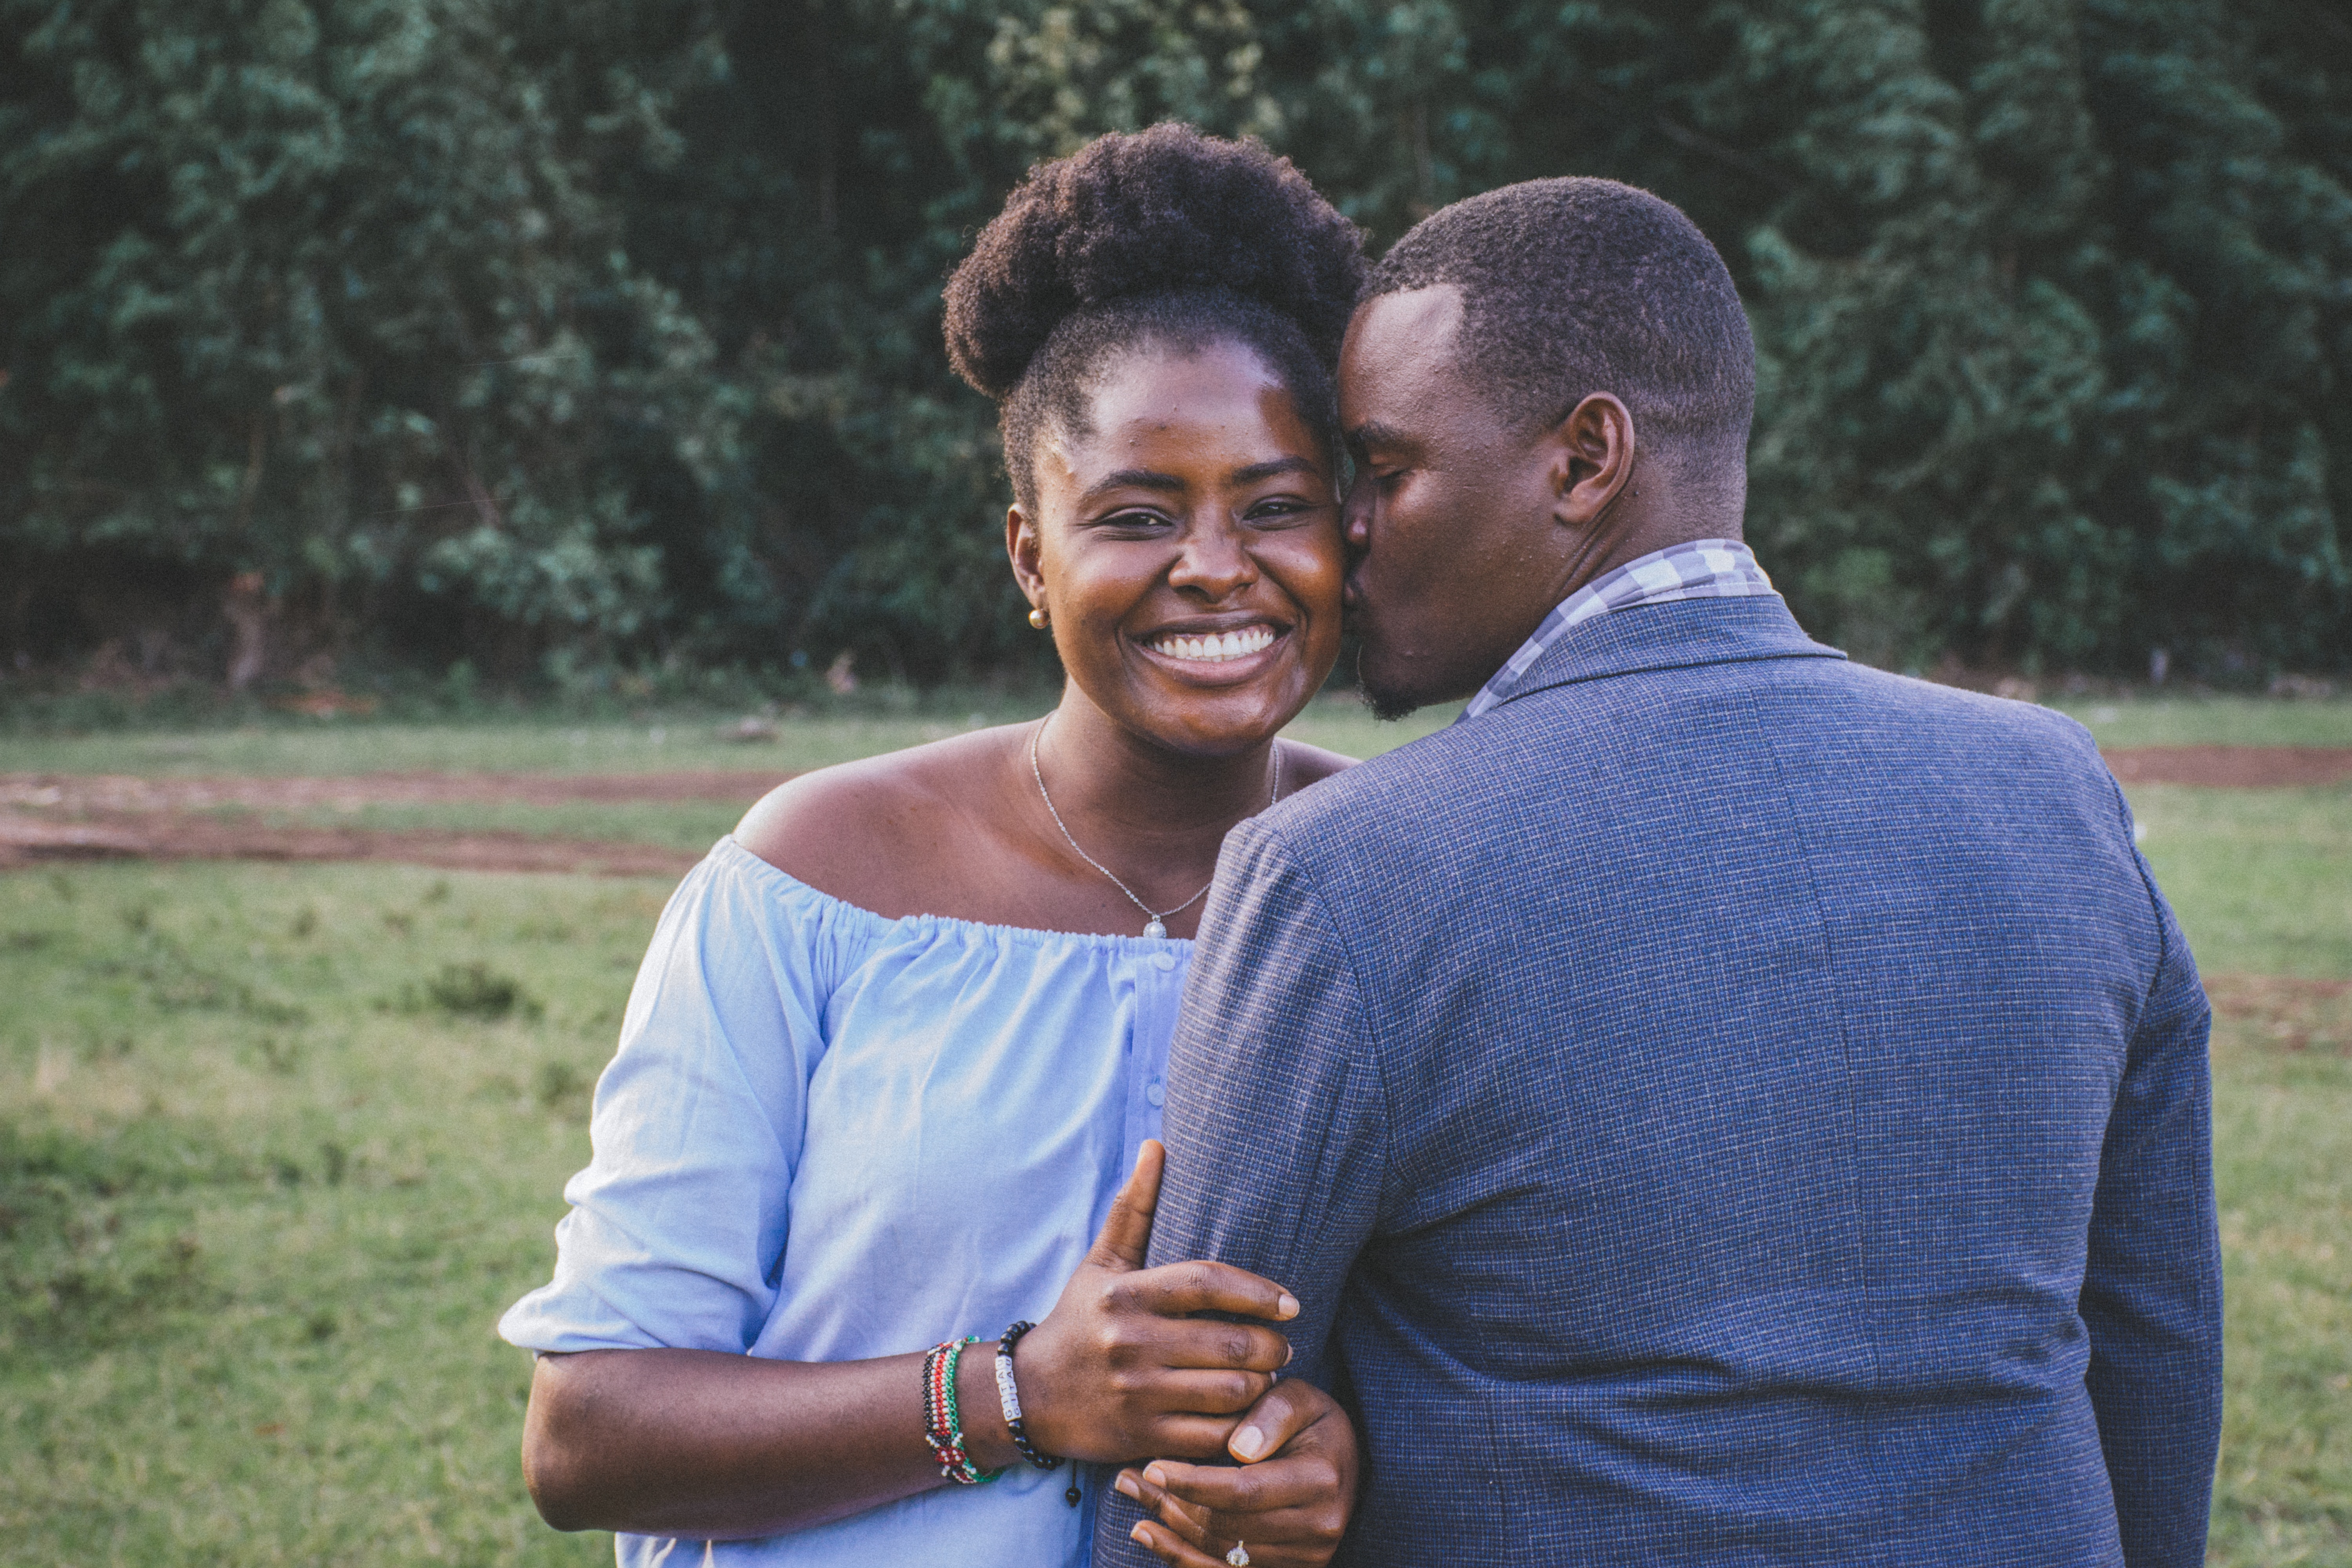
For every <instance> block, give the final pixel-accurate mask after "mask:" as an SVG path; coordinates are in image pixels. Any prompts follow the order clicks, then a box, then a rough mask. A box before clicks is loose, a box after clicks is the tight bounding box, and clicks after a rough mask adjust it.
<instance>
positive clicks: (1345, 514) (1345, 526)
mask: <svg viewBox="0 0 2352 1568" xmlns="http://www.w3.org/2000/svg"><path fill="white" fill-rule="evenodd" d="M1373 500H1375V492H1374V489H1373V487H1372V481H1371V477H1370V475H1368V474H1365V473H1364V472H1362V471H1361V470H1359V471H1358V472H1357V474H1356V477H1355V478H1354V479H1350V480H1349V481H1348V493H1347V494H1346V495H1345V496H1344V497H1342V498H1341V499H1340V501H1339V527H1340V529H1341V531H1342V533H1343V535H1344V537H1345V538H1346V539H1347V541H1348V548H1349V549H1350V550H1366V549H1370V546H1371V542H1372V502H1373Z"/></svg>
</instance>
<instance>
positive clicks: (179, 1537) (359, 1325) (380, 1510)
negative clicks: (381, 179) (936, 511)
mask: <svg viewBox="0 0 2352 1568" xmlns="http://www.w3.org/2000/svg"><path fill="white" fill-rule="evenodd" d="M2147 708H2148V709H2149V711H2147V712H2146V713H2143V714H2139V715H2137V717H2135V718H2133V719H2132V720H2131V721H2130V723H2131V724H2133V725H2137V726H2138V727H2139V728H2138V729H2137V731H2133V730H2131V729H2130V728H2129V726H2127V725H2126V721H2125V719H2124V718H2123V717H2122V716H2120V715H2119V716H2118V717H2117V718H2116V720H2115V721H2111V722H2110V723H2103V724H2101V725H2099V726H2097V732H2099V733H2100V734H2101V737H2102V739H2103V740H2108V739H2109V738H2110V736H2109V731H2110V730H2113V729H2121V730H2123V731H2124V732H2125V733H2126V734H2127V735H2129V736H2130V738H2131V743H2156V742H2158V741H2167V742H2168V741H2175V740H2179V741H2188V742H2200V741H2210V740H2212V739H2215V738H2217V737H2218V736H2221V735H2234V736H2238V737H2242V738H2248V739H2252V740H2258V741H2263V742H2275V741H2277V740H2279V739H2280V738H2281V737H2280V733H2279V732H2280V731H2294V732H2296V733H2300V734H2305V735H2307V736H2308V737H2309V739H2310V741H2311V742H2312V743H2342V740H2343V738H2342V737H2340V736H2336V735H2334V734H2331V733H2328V732H2327V731H2326V729H2325V726H2324V725H2321V726H2318V727H2313V725H2314V716H2319V717H2322V718H2324V717H2325V716H2326V714H2328V713H2329V712H2330V711H2331V708H2330V706H2329V705H2326V704H2317V703H2306V704H2239V705H2236V707H2231V706H2230V705H2225V704H2215V703H2206V704H2190V703H2182V704H2174V705H2166V706H2159V705H2157V704H2147ZM2241 709H2256V710H2260V711H2255V712H2252V713H2251V714H2249V713H2247V712H2243V711H2240V710H2241ZM1005 716H1009V715H999V716H997V717H1000V718H1001V717H1005ZM1444 717H1445V716H1444V715H1442V714H1440V715H1433V716H1431V717H1430V718H1428V719H1425V720H1423V721H1420V722H1418V723H1415V724H1412V725H1409V726H1397V727H1381V728H1375V727H1374V726H1373V725H1372V724H1371V723H1370V721H1369V719H1367V718H1365V717H1363V716H1362V715H1361V714H1360V710H1354V709H1352V708H1344V707H1324V706H1318V709H1317V710H1314V711H1313V712H1312V713H1310V715H1309V717H1308V719H1307V721H1303V722H1302V724H1301V726H1300V729H1301V730H1302V731H1306V732H1307V738H1310V739H1313V740H1315V741H1317V742H1319V743H1322V744H1327V745H1333V746H1335V747H1337V748H1339V749H1341V750H1348V751H1351V752H1355V753H1356V754H1359V755H1363V754H1368V753H1370V752H1373V751H1376V750H1379V749H1382V746H1383V745H1384V744H1393V743H1396V742H1399V741H1402V740H1403V739H1409V738H1411V737H1412V735H1413V734H1417V733H1421V732H1424V731H1426V730H1427V729H1429V728H1433V727H1434V725H1435V723H1436V722H1438V721H1442V719H1443V718H1444ZM931 722H932V723H933V724H934V727H936V722H937V721H931ZM861 725H862V726H866V728H864V729H860V728H857V726H861ZM828 726H832V727H830V728H829V727H828ZM921 730H922V726H921V724H920V723H917V722H914V721H909V728H908V730H907V731H895V730H889V729H887V726H886V725H884V723H883V721H872V720H860V721H814V722H813V724H812V725H811V726H810V731H811V732H808V733H803V732H802V731H801V730H800V729H799V728H798V727H795V729H794V730H793V731H790V732H789V738H788V739H787V740H786V741H785V742H779V743H776V744H773V745H769V746H765V747H757V748H740V749H738V748H727V747H720V746H719V745H717V744H716V743H715V742H713V743H711V744H710V746H709V752H710V753H711V754H713V755H716V756H720V757H725V758H730V759H745V758H746V753H747V752H748V753H750V755H751V757H756V758H757V759H758V762H757V763H756V764H755V765H757V766H760V767H761V768H763V769H773V770H775V771H782V769H783V768H784V767H788V766H793V765H800V766H805V765H811V763H812V762H813V761H814V760H821V759H822V758H824V756H825V755H826V754H827V749H828V748H832V749H835V750H837V751H839V752H846V751H847V749H849V748H851V747H854V746H856V745H861V744H881V743H896V741H897V740H898V739H901V738H903V739H908V740H916V739H920V738H922V733H921ZM608 732H609V733H613V734H623V733H625V732H623V731H596V732H594V733H596V734H603V733H608ZM370 733H371V732H369V731H363V730H362V729H360V728H356V727H354V728H352V729H347V730H342V731H324V730H322V731H321V732H318V733H310V734H306V733H303V732H301V731H269V732H265V733H263V734H261V735H260V736H241V735H238V734H236V733H235V732H223V733H220V734H216V735H213V736H198V737H167V738H163V741H164V742H169V743H170V745H171V747H172V748H173V749H171V750H168V751H166V752H163V753H162V754H161V755H159V756H157V757H154V758H151V759H149V760H148V761H147V762H144V763H137V765H135V766H133V765H127V764H126V763H124V762H121V761H116V762H113V763H106V762H90V761H87V760H75V761H72V762H67V761H64V760H63V759H64V758H66V757H78V756H80V755H83V754H79V753H75V752H70V751H61V752H51V753H49V754H48V755H45V756H44V757H43V759H42V760H39V761H32V762H26V761H21V760H20V757H21V756H22V752H23V749H24V748H25V747H26V746H28V745H30V746H38V747H51V748H57V747H72V746H85V745H97V744H100V742H18V741H9V742H0V768H8V769H16V768H20V767H38V768H44V769H47V768H65V767H72V768H77V769H80V768H89V769H93V770H96V769H104V768H109V767H110V768H112V769H114V770H115V771H139V772H155V771H165V770H167V769H168V770H169V771H175V772H182V773H227V772H237V771H247V770H251V771H262V769H261V767H260V765H259V764H260V763H265V762H266V763H270V764H272V765H273V766H274V767H275V768H276V770H277V771H282V772H298V773H341V772H355V771H366V770H367V768H369V767H371V766H413V767H450V768H459V767H500V768H503V767H517V766H530V765H569V764H563V763H533V762H532V760H531V759H533V758H547V757H563V756H569V755H570V754H571V751H572V748H573V747H574V745H575V742H572V740H571V739H570V738H569V734H568V732H567V731H560V730H550V731H543V732H542V731H530V730H527V729H526V730H524V731H519V732H518V731H492V730H487V729H485V730H478V731H469V730H462V729H442V730H419V729H414V728H402V727H395V726H389V725H387V726H381V727H379V728H378V729H377V730H375V731H373V748H372V749H360V750H351V749H346V748H351V747H352V744H353V742H354V741H356V740H362V739H368V738H369V737H370ZM626 733H634V731H631V732H626ZM184 741H187V742H193V743H194V745H195V746H196V748H197V749H196V750H194V751H184V750H181V749H179V747H180V743H181V742H184ZM156 743H160V742H159V741H158V738H157V737H153V736H139V735H132V736H125V737H113V738H110V739H109V740H108V741H106V742H104V744H106V745H108V746H110V747H112V748H114V749H115V751H116V752H118V753H120V754H121V755H124V756H134V753H136V752H137V748H139V747H142V746H146V745H151V744H156ZM670 743H671V742H667V741H666V742H665V745H666V746H667V745H668V744H670ZM696 743H697V744H701V743H702V742H696ZM2114 743H2122V742H2114ZM580 744H582V745H583V746H585V747H586V749H588V750H590V751H592V752H593V750H594V742H593V735H592V741H591V742H582V743H580ZM610 745H611V750H612V752H614V753H615V760H614V761H612V762H610V763H609V764H607V765H610V766H613V767H617V768H623V769H627V770H635V769H638V768H645V767H666V766H675V765H685V766H703V765H710V764H708V763H704V762H702V761H700V760H698V759H695V760H687V761H681V760H680V759H679V758H678V757H677V756H676V755H667V756H661V757H654V758H648V757H646V756H643V755H631V754H628V752H629V747H628V745H627V744H626V743H625V742H623V741H618V740H616V741H614V742H610ZM215 746H217V747H219V748H221V749H220V750H218V751H208V750H205V749H204V748H206V747H215ZM240 748H243V749H242V750H240ZM551 748H552V749H551ZM386 755H390V756H392V757H394V759H395V760H394V761H392V762H383V761H377V762H374V763H370V762H368V761H366V760H365V759H366V758H368V757H370V756H373V757H378V758H381V757H383V756H386ZM787 758H790V759H793V760H792V761H786V760H785V759H787ZM53 759H54V760H53ZM134 761H135V756H134ZM737 765H740V763H738V764H737ZM2132 795H2133V802H2134V806H2135V809H2136V811H2137V813H2138V815H2139V816H2140V818H2141V820H2142V822H2143V823H2144V824H2145V825H2146V826H2147V828H2148V830H2149V831H2148V837H2147V852H2148V855H2149V857H2150V859H2151V861H2152V863H2153V864H2154V865H2155V866H2156V868H2157V870H2158V876H2159V877H2160V878H2161V879H2162V880H2163V882H2164V884H2165V887H2166V889H2167V890H2168V893H2169V894H2170V896H2171V897H2172V899H2173V901H2174V903H2175V905H2176V907H2177V908H2178V909H2179V912H2180V916H2181V920H2182V922H2183V924H2184V926H2185V927H2186V929H2187V930H2188V931H2189V937H2190V940H2191V942H2192V944H2193V945H2194V947H2195V948H2196V951H2197V953H2198V956H2199V960H2200V965H2201V966H2202V967H2203V969H2204V970H2205V971H2206V973H2208V975H2209V976H2211V977H2214V982H2215V986H2216V989H2217V990H2219V991H2221V992H2222V993H2223V994H2224V1000H2225V1002H2227V1003H2229V1006H2228V1008H2227V1009H2225V1013H2224V1016H2223V1018H2222V1022H2221V1026H2220V1028H2219V1031H2218V1032H2217V1036H2216V1044H2215V1053H2214V1067H2215V1142H2216V1168H2217V1181H2218V1184H2219V1189H2220V1194H2221V1210H2222V1216H2223V1219H2222V1223H2223V1237H2224V1247H2225V1255H2226V1259H2227V1265H2228V1268H2229V1289H2230V1303H2231V1309H2230V1310H2231V1316H2230V1329H2229V1346H2228V1378H2229V1394H2228V1398H2229V1405H2228V1426H2227V1432H2226V1436H2225V1448H2224V1454H2223V1459H2222V1465H2221V1476H2220V1483H2219V1489H2218V1493H2217V1499H2218V1500H2217V1507H2216V1510H2215V1521H2214V1552H2213V1556H2212V1561H2213V1562H2215V1563H2224V1564H2230V1565H2231V1568H2240V1565H2243V1568H2255V1565H2257V1564H2259V1565H2263V1568H2269V1565H2271V1564H2278V1563H2306V1564H2314V1565H2318V1568H2352V1416H2347V1411H2352V997H2346V996H2331V995H2330V994H2329V993H2328V989H2327V987H2326V985H2324V984H2310V983H2311V982H2327V981H2341V980H2345V979H2352V790H2345V789H2333V790H2326V789H2321V790H2296V791H2252V792H2231V791H2218V790H2200V789H2189V788H2183V787H2179V786H2162V785H2155V786H2142V787H2138V788H2136V789H2135V790H2134V791H2133V792H2132ZM442 809H443V808H437V807H436V808H421V807H419V808H406V807H403V808H389V807H386V808H372V813H370V814H362V816H361V818H360V819H361V820H363V821H368V822H370V823H371V824H372V825H374V826H401V825H411V824H413V825H420V826H421V825H434V826H443V825H446V820H443V821H436V820H433V818H434V816H435V814H437V813H439V812H440V811H441V810H442ZM507 810H508V808H505V807H496V808H485V807H475V806H467V807H464V808H461V815H460V816H459V818H458V820H462V821H464V822H465V823H467V825H469V826H483V825H504V826H519V827H530V826H540V827H541V828H543V829H545V830H549V831H562V832H566V833H586V834H589V835H590V836H594V837H627V838H640V839H646V840H648V841H655V842H664V843H673V844H677V845H678V846H679V847H687V848H699V847H702V846H703V845H704V844H706V843H707V842H708V841H709V838H710V837H715V836H716V834H717V833H718V832H719V831H723V830H724V828H725V827H726V826H728V825H729V824H730V823H731V821H732V820H733V816H734V815H735V813H734V808H733V807H732V806H729V805H681V806H676V807H656V806H646V807H638V806H626V805H624V806H604V805H596V806H567V807H563V808H561V810H560V811H558V812H555V813H552V814H551V813H548V812H546V811H544V810H543V809H541V808H521V807H517V808H513V810H514V812H515V813H517V814H518V815H516V816H513V817H512V818H511V819H509V817H508V816H503V815H500V814H501V813H504V812H506V811H507ZM376 813H381V814H382V815H380V816H379V815H375V814H376ZM404 814H406V815H404ZM666 891H667V887H666V885H665V884H663V883H661V882H658V881H641V880H627V879H609V880H606V879H572V878H526V877H508V876H489V875H457V874H443V873H436V872H433V871H428V870H415V869H409V868H399V867H386V866H335V867H326V866H312V867H266V866H204V865H186V866H169V867H142V866H104V867H89V868H71V869H68V870H64V871H60V872H58V873H55V874H51V873H47V872H38V873H18V874H13V875H7V876H0V997H5V998H6V999H7V1002H8V1005H7V1006H6V1007H5V1009H0V1086H5V1087H4V1088H0V1540H5V1542H6V1546H5V1550H0V1559H5V1560H6V1561H9V1562H18V1561H22V1562H27V1563H32V1562H49V1561H71V1562H76V1563H91V1564H108V1563H123V1564H140V1565H142V1568H143V1565H146V1564H178V1563H189V1564H194V1563H224V1564H246V1563H321V1562H365V1563H371V1564H373V1563H395V1564H397V1563H429V1562H449V1561H457V1562H479V1563H491V1562H496V1563H509V1562H512V1563H534V1564H536V1563H590V1562H604V1561H609V1556H610V1545H609V1542H608V1540H607V1539H606V1538H604V1537H602V1536H593V1535H590V1536H578V1537H563V1536H558V1535H555V1534H554V1533H552V1532H551V1531H547V1530H545V1529H544V1528H543V1527H541V1525H539V1524H538V1522H537V1521H536V1518H535V1516H534V1515H533V1513H532V1512H531V1510H530V1503H529V1501H528V1500H527V1499H526V1498H525V1497H524V1495H523V1492H522V1489H521V1483H520V1475H519V1472H518V1467H517V1464H516V1460H515V1447H516V1443H517V1439H518V1436H519V1433H520V1416H521V1409H522V1402H523V1396H524V1390H525V1386H526V1383H527V1379H528V1374H529V1367H528V1362H527V1359H526V1358H525V1357H524V1356H523V1355H522V1353H521V1352H517V1351H514V1350H512V1349H510V1348H509V1347H507V1346H504V1345H502V1344H501V1343H499V1341H498V1340H497V1339H496V1337H495V1334H494V1332H493V1330H492V1324H493V1322H494V1321H495V1319H496V1317H497V1314H498V1312H499V1310H501V1309H502V1308H503V1307H504V1306H505V1305H506V1304H507V1303H508V1302H509V1301H510V1300H513V1299H514V1298H515V1297H516V1296H518V1295H520V1293H521V1292H522V1291H524V1290H526V1289H530V1287H532V1286H533V1285H535V1284H537V1283H539V1282H540V1281H541V1280H542V1279H544V1277H545V1274H546V1270H547V1268H548V1265H549V1262H550V1259H551V1242H550V1237H549V1230H550V1227H551V1226H552V1225H553V1223H554V1222H555V1220H556V1218H557V1217H558V1216H559V1215H561V1213H562V1198H561V1189H562V1182H563V1180H564V1178H565V1177H566V1176H567V1175H569V1174H570V1173H571V1172H572V1170H574V1169H575V1168H576V1167H577V1166H578V1165H579V1164H580V1163H582V1162H583V1160H584V1158H585V1157H586V1152H587V1140H586V1128H585V1124H584V1115H585V1108H586V1090H587V1086H588V1084H589V1083H590V1082H591V1081H592V1080H593V1075H594V1074H595V1072H596V1071H597V1069H598V1068H600V1067H601V1065H602V1063H603V1061H604V1058H605V1057H606V1055H607V1054H608V1053H609V1051H610V1048H611V1040H612V1036H613V1032H614V1026H615V1025H616V1022H617V1019H618V1016H619V1012H620V1008H621V1006H622V1004H623V1002H624V1000H625V994H626V991H627V986H628V983H629V979H630V976H631V973H632V971H633V968H634V965H635V960H636V957H637V954H638V952H639V951H640V950H641V948H642V946H643V944H644V942H645V940H646V935H647V933H648V932H649V931H650V929H651V924H652V921H653V918H654V916H655V914H656V911H657V910H658V907H659V904H660V901H661V900H662V898H663V897H664V895H665V893H666ZM475 964H479V965H481V966H483V967H482V969H481V971H480V972H479V973H476V972H474V971H472V970H470V969H469V968H468V967H467V966H469V965H475ZM2249 976H2253V977H2260V976H2302V977H2304V978H2305V982H2306V983H2305V984H2303V985H2302V986H2300V987H2294V986H2287V985H2282V984H2275V983H2265V982H2263V981H2262V980H2260V979H2248V978H2246V977H2249ZM2249 998H2251V999H2252V1000H2251V1001H2250V1000H2249Z"/></svg>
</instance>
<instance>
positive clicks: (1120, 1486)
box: [1111, 1470, 1143, 1500]
mask: <svg viewBox="0 0 2352 1568" xmlns="http://www.w3.org/2000/svg"><path fill="white" fill-rule="evenodd" d="M1111 1485H1112V1487H1114V1488H1115V1489H1117V1490H1118V1495H1119V1496H1121V1497H1131V1498H1135V1499H1137V1500H1141V1499H1142V1497H1143V1489H1142V1488H1141V1487H1139V1486H1137V1485H1136V1484H1135V1478H1134V1477H1133V1476H1130V1475H1129V1474H1128V1473H1127V1472H1126V1471H1125V1470H1121V1471H1119V1473H1118V1479H1117V1480H1115V1481H1113V1482H1111Z"/></svg>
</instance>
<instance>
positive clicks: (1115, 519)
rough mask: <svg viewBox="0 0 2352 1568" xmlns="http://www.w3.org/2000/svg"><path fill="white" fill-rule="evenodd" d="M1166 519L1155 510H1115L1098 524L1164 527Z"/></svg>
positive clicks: (1122, 527)
mask: <svg viewBox="0 0 2352 1568" xmlns="http://www.w3.org/2000/svg"><path fill="white" fill-rule="evenodd" d="M1167 524H1168V520H1167V519H1166V518H1164V517H1162V516H1160V514H1159V513H1158V512H1156V511H1115V512H1113V513H1111V514H1110V516H1108V517H1107V518H1104V519H1103V520H1102V522H1101V524H1100V525H1099V526H1101V527H1104V528H1118V529H1147V528H1164V527H1166V526H1167Z"/></svg>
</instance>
